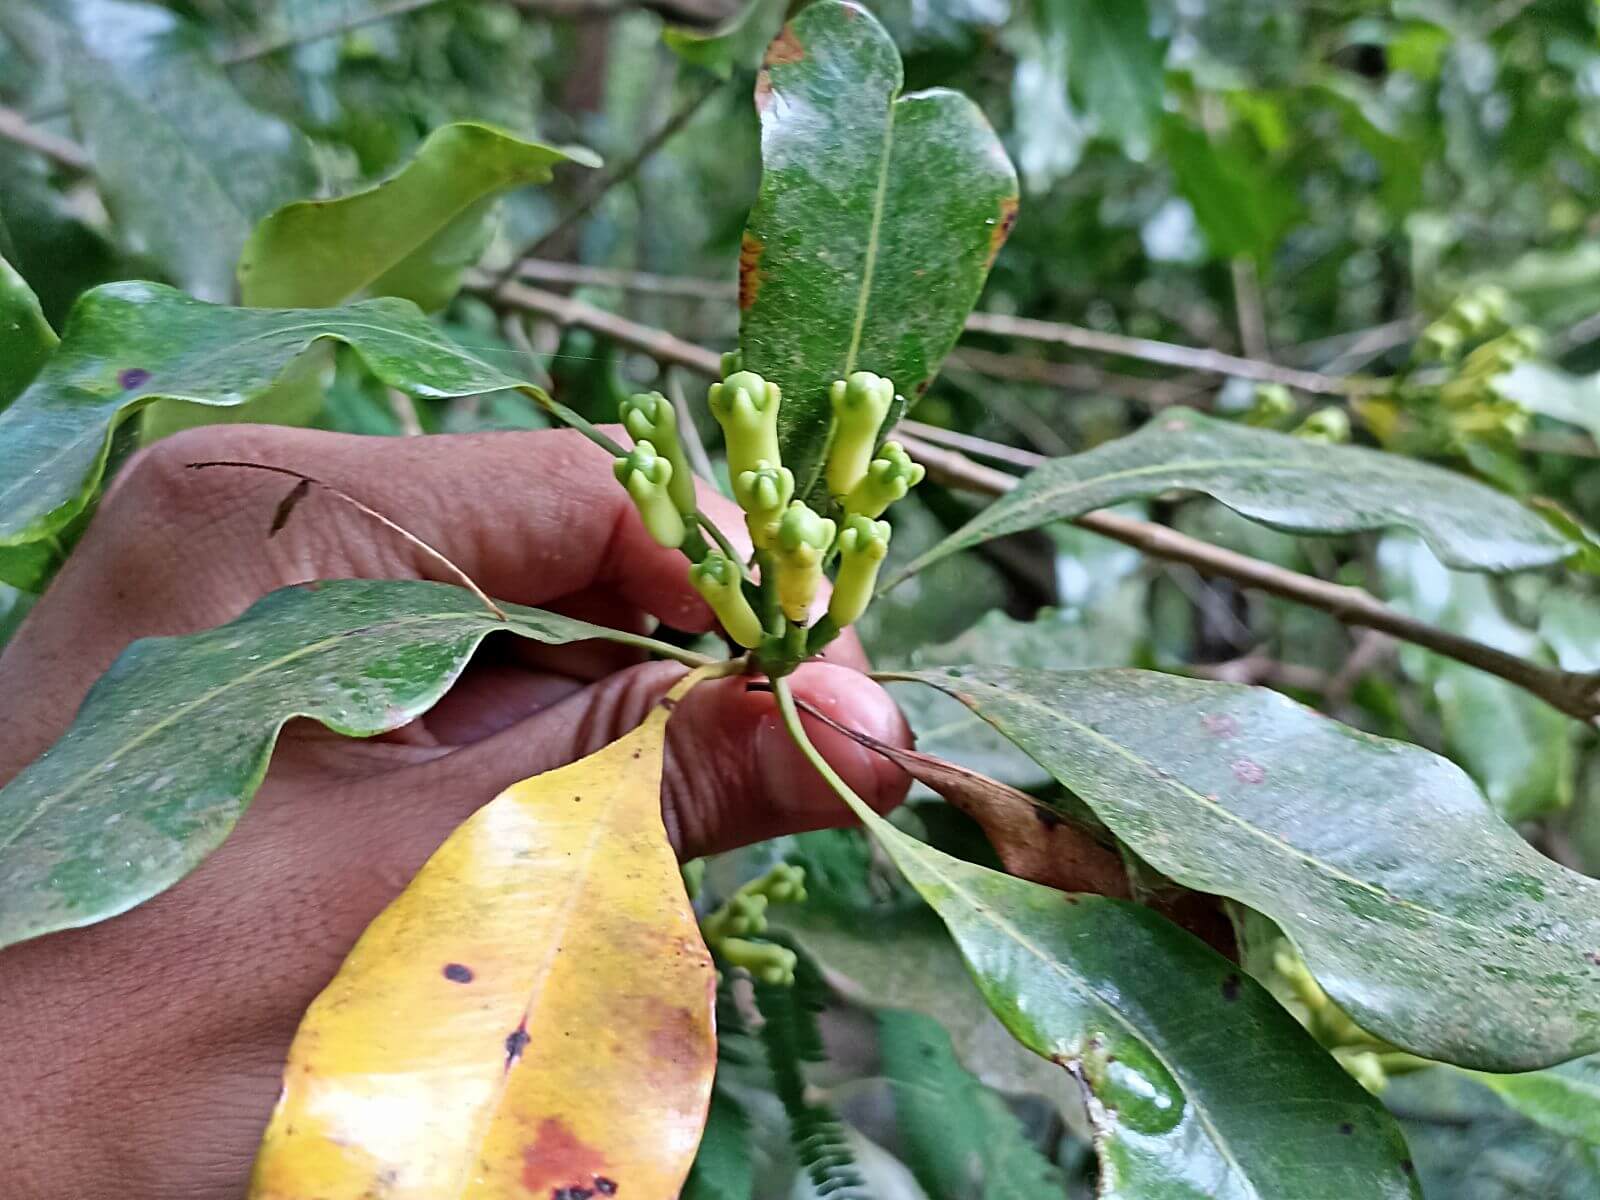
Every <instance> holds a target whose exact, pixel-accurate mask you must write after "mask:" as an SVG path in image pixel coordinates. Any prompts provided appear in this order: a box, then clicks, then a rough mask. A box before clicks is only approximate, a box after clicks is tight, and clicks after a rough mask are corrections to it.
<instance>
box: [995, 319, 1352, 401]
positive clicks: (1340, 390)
mask: <svg viewBox="0 0 1600 1200" xmlns="http://www.w3.org/2000/svg"><path fill="white" fill-rule="evenodd" d="M967 332H968V333H988V334H994V335H995V336H997V337H1011V338H1024V339H1026V340H1028V341H1034V342H1048V343H1050V344H1052V345H1056V346H1070V347H1071V348H1073V349H1074V350H1091V351H1093V352H1095V353H1097V354H1114V355H1117V356H1119V357H1122V358H1137V359H1143V360H1144V361H1145V362H1153V363H1162V364H1163V365H1165V366H1169V367H1180V368H1183V369H1185V370H1190V371H1203V372H1205V373H1206V374H1208V375H1228V376H1232V377H1234V378H1237V379H1254V380H1257V381H1258V382H1261V383H1281V384H1283V385H1284V386H1285V387H1292V388H1298V389H1299V390H1300V391H1302V392H1312V393H1314V394H1316V395H1321V396H1348V395H1353V394H1357V393H1361V392H1366V391H1370V390H1372V388H1373V387H1374V386H1375V385H1374V384H1373V383H1370V382H1368V381H1366V380H1362V379H1355V378H1349V377H1344V376H1337V375H1323V374H1320V373H1319V372H1316V371H1302V370H1299V369H1297V368H1295V367H1281V366H1279V365H1278V364H1276V363H1268V362H1258V361H1257V360H1255V359H1253V358H1240V357H1239V356H1238V355H1236V354H1224V353H1223V352H1222V351H1221V350H1202V349H1196V348H1195V347H1192V346H1179V345H1176V344H1175V343H1172V342H1157V341H1153V340H1151V339H1150V338H1136V337H1128V336H1126V335H1125V334H1120V333H1104V332H1102V331H1100V330H1098V329H1085V328H1083V327H1082V326H1081V325H1065V324H1061V323H1059V322H1056V321H1036V320H1033V319H1032V318H1031V317H1008V316H1004V315H1002V314H1000V313H973V314H972V315H971V316H970V317H968V318H967Z"/></svg>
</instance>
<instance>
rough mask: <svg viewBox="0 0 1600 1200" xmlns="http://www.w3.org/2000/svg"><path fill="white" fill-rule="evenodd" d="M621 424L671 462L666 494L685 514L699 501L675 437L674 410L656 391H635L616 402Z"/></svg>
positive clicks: (690, 470) (675, 414)
mask: <svg viewBox="0 0 1600 1200" xmlns="http://www.w3.org/2000/svg"><path fill="white" fill-rule="evenodd" d="M619 409H620V412H619V415H620V417H621V419H622V427H623V428H624V429H626V430H627V431H628V435H629V436H630V437H631V438H633V440H634V441H635V442H649V443H650V444H651V445H652V446H654V447H655V448H656V453H657V454H659V455H660V456H661V457H662V458H664V459H666V460H667V461H668V462H669V463H671V464H672V478H671V479H670V480H668V481H667V494H668V495H669V496H671V497H672V503H673V504H674V505H676V506H677V509H678V511H679V512H680V513H682V514H684V515H685V516H687V515H688V514H690V513H692V512H694V511H695V509H696V508H697V507H698V506H699V502H698V501H697V500H696V498H695V494H694V471H693V470H692V469H691V468H690V466H689V459H688V458H687V456H685V454H684V452H683V442H682V441H681V440H680V439H679V437H678V413H677V410H676V409H674V408H673V407H672V401H670V400H668V399H667V398H666V397H665V396H663V395H662V394H661V393H660V392H639V393H637V394H636V395H632V396H629V397H628V398H627V399H626V400H624V401H623V402H622V404H621V405H620V406H619Z"/></svg>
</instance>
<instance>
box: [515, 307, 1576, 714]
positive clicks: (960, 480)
mask: <svg viewBox="0 0 1600 1200" xmlns="http://www.w3.org/2000/svg"><path fill="white" fill-rule="evenodd" d="M495 298H496V299H497V300H499V301H500V302H501V303H507V304H514V305H520V306H522V307H525V308H527V309H529V310H530V311H533V312H539V313H542V314H544V315H545V316H548V317H550V318H551V319H553V320H555V321H559V322H561V323H562V324H567V325H576V326H579V327H581V328H584V329H588V330H590V331H591V332H593V333H598V334H601V335H602V336H604V337H609V338H611V339H612V340H614V341H616V342H618V343H620V344H621V345H624V346H628V347H630V348H632V349H634V350H638V351H640V352H642V353H644V354H648V355H650V356H651V357H653V358H655V359H656V360H657V361H660V362H670V363H677V364H678V365H680V366H684V367H688V368H689V369H691V370H695V371H699V372H701V373H702V374H704V375H707V376H709V377H712V378H715V377H716V376H717V375H718V374H720V372H721V360H720V356H719V355H718V354H717V353H716V352H715V351H713V350H708V349H706V348H705V347H703V346H696V345H694V344H693V343H692V342H685V341H684V340H683V339H681V338H677V337H674V336H673V335H672V334H670V333H667V332H666V331H665V330H660V329H653V328H651V327H650V326H646V325H641V324H639V323H638V322H637V321H630V320H628V319H626V318H625V317H619V316H617V315H616V314H615V313H609V312H606V311H605V310H603V309H599V308H596V307H595V306H594V305H592V304H584V303H583V302H582V301H578V300H569V299H567V298H566V297H564V296H556V295H552V294H551V293H549V292H540V291H537V290H536V289H533V288H525V287H521V286H520V285H516V284H512V285H509V286H508V287H505V288H501V289H500V290H499V291H498V292H496V293H495ZM900 441H901V443H902V444H903V445H904V446H905V448H906V450H907V451H909V452H910V453H911V454H912V455H913V456H914V457H916V459H917V460H918V461H919V462H921V463H922V464H923V465H924V466H926V467H927V468H928V471H929V473H930V474H934V475H936V476H938V477H939V478H941V479H943V480H944V481H945V482H947V483H949V484H951V485H953V486H957V487H963V488H967V489H969V490H972V491H977V492H983V493H987V494H988V495H992V496H998V495H1001V494H1003V493H1005V492H1008V491H1010V490H1011V489H1012V488H1014V487H1016V486H1017V482H1018V481H1017V478H1016V477H1015V476H1013V475H1007V474H1006V473H1005V472H1003V471H997V470H995V469H993V468H992V467H986V466H984V465H983V464H982V463H977V462H973V461H972V460H971V459H970V458H967V457H966V456H965V455H963V454H960V453H958V452H957V451H954V450H949V449H945V448H943V447H940V446H935V445H933V444H932V443H930V442H927V441H924V440H921V439H919V438H917V437H916V436H915V435H914V434H902V435H901V437H900ZM1075 523H1076V524H1077V525H1079V526H1081V527H1082V528H1084V529H1088V530H1090V531H1092V532H1094V533H1099V534H1104V535H1105V536H1106V537H1109V538H1112V539H1113V540H1115V541H1119V542H1122V543H1124V544H1126V545H1129V546H1133V547H1134V548H1135V549H1138V550H1142V551H1144V552H1145V553H1146V554H1150V555H1153V556H1154V557H1156V558H1164V559H1169V560H1172V561H1174V562H1183V563H1188V564H1189V565H1190V566H1192V567H1194V568H1195V569H1196V570H1199V571H1202V572H1205V573H1207V574H1210V575H1220V576H1222V577H1224V578H1227V579H1232V580H1234V581H1235V582H1237V583H1240V584H1243V585H1244V586H1246V587H1252V588H1256V589H1258V590H1260V591H1264V592H1268V593H1270V594H1271V595H1274V596H1280V597H1282V598H1283V599H1285V600H1291V601H1294V602H1295V603H1297V604H1304V605H1306V606H1307V607H1310V608H1316V609H1321V610H1322V611H1323V612H1326V613H1330V614H1331V615H1332V616H1334V617H1335V618H1337V619H1338V620H1340V621H1342V622H1343V623H1344V624H1346V625H1356V626H1360V627H1362V628H1366V629H1376V630H1379V631H1380V632H1382V633H1387V634H1391V635H1393V636H1394V637H1397V638H1399V639H1400V640H1402V641H1406V642H1412V643H1415V644H1416V645H1418V646H1424V647H1426V648H1427V649H1429V650H1433V651H1435V652H1436V653H1439V654H1443V655H1444V656H1445V657H1447V658H1454V659H1457V660H1459V661H1461V662H1464V663H1466V664H1468V665H1469V666H1474V667H1477V668H1479V669H1480V670H1483V671H1487V672H1488V673H1489V674H1491V675H1496V676H1498V677H1499V678H1501V679H1504V680H1506V681H1507V682H1509V683H1514V684H1516V685H1517V686H1518V687H1521V688H1523V689H1524V690H1526V691H1528V692H1531V693H1532V694H1533V695H1535V696H1538V697H1539V698H1540V699H1542V700H1544V701H1545V702H1546V703H1548V704H1550V705H1551V706H1552V707H1554V708H1558V709H1560V710H1561V711H1562V712H1564V713H1566V714H1568V715H1569V716H1572V717H1576V718H1577V719H1578V720H1580V721H1593V720H1594V718H1595V717H1596V716H1600V675H1589V674H1578V673H1574V672H1569V671H1560V670H1557V669H1555V668H1552V667H1546V666H1544V665H1542V664H1539V663H1534V662H1529V661H1528V660H1527V659H1523V658H1518V657H1517V656H1516V655H1514V654H1507V653H1506V652H1505V651H1503V650H1499V649H1496V648H1495V647H1493V646H1488V645H1485V644H1484V643H1482V642H1477V641H1473V640H1472V639H1471V638H1468V637H1463V636H1461V635H1460V634H1456V633H1451V632H1450V631H1449V630H1445V629H1440V628H1437V627H1436V626H1433V625H1429V624H1427V623H1426V622H1423V621H1418V620H1416V619H1414V618H1412V617H1408V616H1406V615H1404V614H1402V613H1400V612H1397V611H1395V610H1394V609H1392V608H1390V607H1388V606H1387V605H1385V604H1384V603H1383V602H1382V601H1380V600H1378V599H1377V598H1376V597H1375V596H1372V595H1371V594H1369V593H1367V592H1364V591H1362V590H1361V589H1360V588H1354V587H1348V586H1345V585H1343V584H1335V583H1328V582H1326V581H1324V580H1321V579H1316V578H1313V577H1312V576H1310V575H1302V574H1300V573H1299V572H1297V571H1290V570H1288V569H1286V568H1284V567H1278V566H1274V565H1273V564H1271V563H1266V562H1261V561H1259V560H1257V559H1253V558H1250V557H1248V556H1247V555H1243V554H1237V553H1235V552H1234V551H1232V550H1225V549H1223V548H1222V547H1220V546H1213V545H1211V544H1210V543H1209V542H1203V541H1201V540H1199V539H1198V538H1192V537H1189V536H1187V535H1186V534H1182V533H1179V532H1177V531H1176V530H1174V529H1168V528H1167V527H1166V526H1164V525H1156V524H1153V523H1151V522H1148V521H1139V520H1135V519H1133V518H1131V517H1124V516H1121V515H1120V514H1118V513H1113V512H1104V511H1101V512H1092V513H1086V514H1084V515H1083V516H1082V517H1079V518H1078V519H1077V521H1076V522H1075Z"/></svg>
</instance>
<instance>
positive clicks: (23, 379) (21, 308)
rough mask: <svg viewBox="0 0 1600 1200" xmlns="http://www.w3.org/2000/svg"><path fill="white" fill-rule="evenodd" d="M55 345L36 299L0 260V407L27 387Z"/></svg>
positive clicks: (10, 268) (24, 281) (15, 273)
mask: <svg viewBox="0 0 1600 1200" xmlns="http://www.w3.org/2000/svg"><path fill="white" fill-rule="evenodd" d="M55 345H56V334H55V330H53V329H51V328H50V323H49V322H48V321H46V320H45V319H44V313H42V312H41V311H40V310H39V298H38V297H37V296H35V295H34V294H33V289H32V288H30V287H29V286H28V283H27V281H26V280H25V279H23V278H22V276H21V275H18V274H17V271H16V268H15V267H13V266H12V265H11V264H10V263H8V262H7V261H6V260H5V259H3V258H0V408H3V407H5V406H6V405H7V404H10V403H11V401H12V399H13V398H14V397H16V396H17V394H18V393H20V392H21V391H22V389H23V388H25V387H27V386H28V383H29V381H30V380H32V379H33V377H34V376H35V375H37V374H38V373H39V368H40V367H42V366H44V360H45V359H47V358H49V357H50V351H51V350H53V349H55Z"/></svg>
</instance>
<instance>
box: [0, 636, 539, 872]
mask: <svg viewBox="0 0 1600 1200" xmlns="http://www.w3.org/2000/svg"><path fill="white" fill-rule="evenodd" d="M430 621H450V622H471V621H476V622H477V623H479V624H481V625H484V626H485V631H487V626H488V624H489V621H490V618H489V617H488V616H487V615H485V616H483V617H478V616H476V615H475V614H469V613H424V614H420V615H417V616H413V617H394V618H391V619H389V620H388V621H384V622H380V623H379V624H377V625H371V626H366V627H365V628H366V629H367V630H369V631H370V630H374V629H395V628H401V627H406V626H415V625H422V624H426V623H427V622H430ZM493 623H494V624H496V625H498V624H500V622H498V621H494V622H493ZM516 624H518V625H525V623H524V622H516ZM349 634H350V631H349V630H341V631H340V632H339V633H336V634H333V635H330V636H329V637H326V638H323V639H322V640H321V641H317V642H311V643H309V644H308V645H305V646H299V647H297V648H295V649H294V650H291V651H289V652H288V653H286V654H283V655H280V656H279V657H278V658H275V659H273V660H271V661H270V662H265V663H262V664H261V665H260V666H257V667H254V668H252V669H251V670H249V671H246V672H244V673H243V674H240V675H236V676H233V677H232V678H230V679H228V680H227V681H226V682H224V683H221V684H218V685H217V686H215V687H213V688H211V689H210V690H208V691H206V692H203V693H202V694H200V695H199V696H196V697H195V698H194V699H192V700H190V701H188V702H187V703H185V704H183V705H181V706H180V707H178V708H176V709H174V710H172V711H171V712H169V713H167V714H166V715H165V716H163V717H161V718H160V719H158V720H156V721H153V722H151V723H150V724H149V725H146V726H145V727H144V728H143V729H141V730H140V731H139V732H138V733H136V734H134V735H133V736H132V737H131V738H129V739H128V740H127V741H125V742H123V743H122V744H121V745H119V746H118V747H117V748H116V749H115V750H114V751H113V752H111V753H110V754H106V755H102V756H101V758H100V759H99V760H98V761H97V762H95V763H94V764H93V765H92V766H90V767H88V768H86V769H85V770H84V771H83V772H82V773H81V774H80V775H79V776H78V777H77V778H76V779H73V780H71V781H70V782H69V783H68V784H66V786H64V787H62V788H60V789H58V790H57V791H55V792H53V793H52V794H51V795H50V796H49V797H47V799H46V802H45V803H42V804H39V805H37V806H36V807H35V808H34V809H33V811H32V812H30V813H29V814H28V815H27V817H26V818H25V819H23V820H22V821H21V822H19V823H18V824H17V825H16V827H15V828H14V829H13V830H12V831H11V833H10V834H9V835H5V836H0V851H3V850H5V849H7V848H9V847H10V846H12V845H13V844H15V843H16V841H17V839H18V838H20V837H21V836H22V835H23V834H24V833H26V832H27V831H28V830H29V829H30V828H32V826H33V825H34V823H35V822H37V821H38V820H39V819H40V818H42V817H44V816H45V815H46V814H48V813H49V812H51V811H52V810H53V809H55V808H56V807H57V806H59V805H60V804H61V803H62V802H63V801H65V800H68V799H70V798H71V797H72V796H74V795H76V794H77V792H78V791H79V790H80V789H82V788H83V787H85V786H87V785H88V784H89V783H90V782H91V781H92V780H93V779H94V777H95V776H96V775H97V774H98V773H99V772H101V771H103V770H104V769H105V767H106V764H107V763H109V762H115V761H116V760H117V759H120V758H121V757H122V756H123V755H125V754H127V753H129V752H130V751H132V750H136V749H138V747H140V746H142V745H143V744H144V743H145V742H147V741H149V740H150V739H151V738H152V737H154V736H155V735H156V734H158V733H160V732H162V731H163V730H165V729H167V728H169V727H170V726H171V725H173V724H174V723H175V722H177V721H179V720H182V719H183V718H184V717H187V716H189V715H190V714H191V713H192V712H194V711H195V710H196V709H197V708H199V707H200V706H202V705H204V704H206V703H208V702H210V701H212V700H214V699H216V698H217V697H219V696H223V695H226V694H227V693H228V692H229V691H230V690H231V689H233V688H236V687H240V686H242V685H244V684H247V683H251V682H253V681H254V680H256V679H259V678H260V677H261V676H262V675H265V674H267V673H268V672H270V671H275V670H277V669H278V668H280V667H283V666H287V665H288V664H290V663H292V662H296V661H298V660H299V659H302V658H305V657H307V656H308V655H314V654H318V653H321V652H322V651H324V650H327V649H329V648H330V647H332V646H335V645H338V644H339V643H340V642H342V641H344V639H345V638H346V637H348V636H349ZM18 778H21V776H19V777H18ZM5 790H7V789H0V795H3V794H4V792H5Z"/></svg>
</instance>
